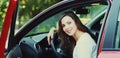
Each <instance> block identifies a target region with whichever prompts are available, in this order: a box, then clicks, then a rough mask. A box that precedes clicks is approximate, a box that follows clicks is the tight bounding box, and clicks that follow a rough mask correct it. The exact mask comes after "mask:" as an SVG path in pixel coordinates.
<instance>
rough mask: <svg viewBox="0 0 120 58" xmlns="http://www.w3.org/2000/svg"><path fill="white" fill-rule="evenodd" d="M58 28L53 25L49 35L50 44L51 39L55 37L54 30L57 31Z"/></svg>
mask: <svg viewBox="0 0 120 58" xmlns="http://www.w3.org/2000/svg"><path fill="white" fill-rule="evenodd" d="M57 31H58V29H57V28H55V27H52V28H51V29H50V31H49V33H48V35H47V41H48V44H49V45H50V43H51V39H53V36H54V32H57Z"/></svg>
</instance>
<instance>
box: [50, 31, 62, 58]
mask: <svg viewBox="0 0 120 58" xmlns="http://www.w3.org/2000/svg"><path fill="white" fill-rule="evenodd" d="M55 39H58V34H57V33H54V37H53V39H51V47H52V49H53V52H54V53H55V54H56V57H57V58H61V56H60V54H59V52H57V48H56V47H55V44H54V41H55Z"/></svg>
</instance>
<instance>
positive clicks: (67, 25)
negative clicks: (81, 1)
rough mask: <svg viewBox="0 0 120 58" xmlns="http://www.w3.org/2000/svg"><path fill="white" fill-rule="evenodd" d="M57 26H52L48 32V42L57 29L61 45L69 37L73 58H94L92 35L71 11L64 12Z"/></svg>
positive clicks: (64, 43)
mask: <svg viewBox="0 0 120 58" xmlns="http://www.w3.org/2000/svg"><path fill="white" fill-rule="evenodd" d="M58 23H59V28H58V30H57V29H56V28H52V29H51V31H50V32H49V34H48V43H49V44H50V37H51V38H53V32H56V30H57V31H58V33H59V35H60V37H61V39H62V45H63V46H67V45H66V42H65V40H66V38H70V40H71V41H72V43H73V45H72V47H73V58H96V55H97V51H96V43H95V40H94V39H93V38H94V36H93V35H92V34H91V33H90V32H89V30H88V28H86V27H85V26H84V25H83V24H82V23H81V21H80V20H79V18H78V17H77V16H76V15H75V14H74V13H73V12H65V14H64V15H63V16H62V17H61V18H60V20H59V22H58Z"/></svg>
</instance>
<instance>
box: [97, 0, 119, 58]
mask: <svg viewBox="0 0 120 58" xmlns="http://www.w3.org/2000/svg"><path fill="white" fill-rule="evenodd" d="M100 43H101V44H100V45H101V46H99V52H100V54H99V55H98V58H113V57H115V58H119V57H120V56H119V54H120V1H119V0H113V2H112V6H111V8H110V11H109V13H108V17H107V20H106V23H105V26H104V29H103V33H102V37H101V42H100Z"/></svg>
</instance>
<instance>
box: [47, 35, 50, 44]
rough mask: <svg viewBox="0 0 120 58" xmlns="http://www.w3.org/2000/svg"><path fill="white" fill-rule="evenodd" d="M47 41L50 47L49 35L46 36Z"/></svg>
mask: <svg viewBox="0 0 120 58" xmlns="http://www.w3.org/2000/svg"><path fill="white" fill-rule="evenodd" d="M47 41H48V44H49V45H50V41H51V39H50V36H49V35H48V36H47Z"/></svg>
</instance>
